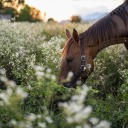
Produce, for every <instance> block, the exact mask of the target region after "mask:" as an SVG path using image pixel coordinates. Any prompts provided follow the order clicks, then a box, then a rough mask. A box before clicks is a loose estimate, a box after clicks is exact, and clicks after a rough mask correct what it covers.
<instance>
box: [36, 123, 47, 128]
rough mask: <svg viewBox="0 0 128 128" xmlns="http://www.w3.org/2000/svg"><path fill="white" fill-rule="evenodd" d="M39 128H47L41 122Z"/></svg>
mask: <svg viewBox="0 0 128 128" xmlns="http://www.w3.org/2000/svg"><path fill="white" fill-rule="evenodd" d="M38 126H39V127H40V128H46V123H41V122H39V123H38Z"/></svg>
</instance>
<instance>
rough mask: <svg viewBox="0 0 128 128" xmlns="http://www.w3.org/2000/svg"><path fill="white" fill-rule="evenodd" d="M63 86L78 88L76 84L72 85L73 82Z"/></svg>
mask: <svg viewBox="0 0 128 128" xmlns="http://www.w3.org/2000/svg"><path fill="white" fill-rule="evenodd" d="M63 85H64V87H67V88H76V84H71V82H67V83H63Z"/></svg>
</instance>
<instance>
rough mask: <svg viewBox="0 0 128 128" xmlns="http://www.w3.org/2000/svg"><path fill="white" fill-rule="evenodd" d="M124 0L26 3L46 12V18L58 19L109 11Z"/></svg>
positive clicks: (30, 1) (55, 0)
mask: <svg viewBox="0 0 128 128" xmlns="http://www.w3.org/2000/svg"><path fill="white" fill-rule="evenodd" d="M122 2H123V0H45V1H43V0H26V3H27V4H29V5H31V6H34V7H36V8H38V9H39V10H41V12H42V14H44V13H45V12H46V19H48V18H51V17H52V18H54V19H55V20H57V21H61V20H65V19H69V18H70V17H71V15H81V16H82V15H85V14H89V13H91V12H109V11H111V10H112V9H114V8H116V7H117V6H118V5H120V4H121V3H122Z"/></svg>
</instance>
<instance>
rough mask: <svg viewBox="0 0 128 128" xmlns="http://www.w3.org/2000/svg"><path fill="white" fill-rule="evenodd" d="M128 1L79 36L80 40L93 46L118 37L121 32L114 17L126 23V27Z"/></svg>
mask: <svg viewBox="0 0 128 128" xmlns="http://www.w3.org/2000/svg"><path fill="white" fill-rule="evenodd" d="M126 6H128V0H126V1H125V2H124V3H123V4H122V5H120V6H119V7H117V8H116V9H114V10H113V11H112V12H110V13H109V14H108V15H107V16H105V17H104V18H102V19H101V20H99V21H97V22H96V23H95V24H94V25H92V26H91V27H90V28H89V29H88V30H86V31H85V32H83V33H81V34H80V35H79V37H80V40H84V42H86V45H88V46H92V45H95V43H98V44H99V43H101V42H104V41H106V40H108V39H110V38H112V37H118V36H119V34H120V32H119V30H118V26H117V23H116V19H115V17H114V16H118V17H119V18H120V19H122V21H123V22H124V25H125V26H126V27H128V26H127V24H126V21H127V19H128V14H127V13H126V12H128V9H127V7H126Z"/></svg>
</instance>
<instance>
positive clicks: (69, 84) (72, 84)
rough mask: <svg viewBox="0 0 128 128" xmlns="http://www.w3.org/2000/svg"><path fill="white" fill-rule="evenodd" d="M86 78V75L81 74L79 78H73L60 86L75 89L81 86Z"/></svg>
mask: <svg viewBox="0 0 128 128" xmlns="http://www.w3.org/2000/svg"><path fill="white" fill-rule="evenodd" d="M87 78H88V75H85V74H84V75H83V74H82V75H81V76H80V77H78V78H77V77H74V78H73V79H72V80H71V81H70V82H64V83H62V84H63V85H64V86H65V87H67V88H76V86H82V85H83V84H84V83H85V81H86V79H87Z"/></svg>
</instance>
